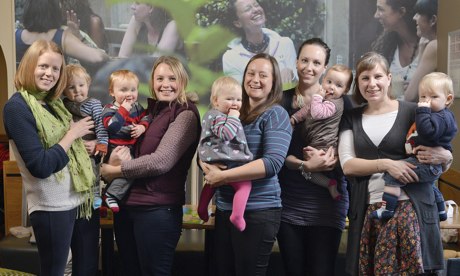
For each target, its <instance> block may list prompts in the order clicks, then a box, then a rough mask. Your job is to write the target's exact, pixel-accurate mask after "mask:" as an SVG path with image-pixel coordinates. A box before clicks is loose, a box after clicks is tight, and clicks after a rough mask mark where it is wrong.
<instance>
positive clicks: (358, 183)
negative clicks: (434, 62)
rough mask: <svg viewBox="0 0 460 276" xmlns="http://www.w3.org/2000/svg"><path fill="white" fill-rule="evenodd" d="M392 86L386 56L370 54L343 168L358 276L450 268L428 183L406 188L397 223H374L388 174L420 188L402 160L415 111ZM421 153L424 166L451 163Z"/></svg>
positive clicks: (346, 130)
mask: <svg viewBox="0 0 460 276" xmlns="http://www.w3.org/2000/svg"><path fill="white" fill-rule="evenodd" d="M390 85H391V74H390V72H389V66H388V62H387V61H386V59H385V58H384V57H383V56H381V55H379V54H377V53H373V52H371V53H367V54H365V55H364V56H363V57H362V58H361V59H360V60H359V61H358V64H357V66H356V77H355V87H354V90H355V91H354V92H355V93H354V96H355V100H356V101H357V103H358V104H364V105H362V106H360V107H358V108H356V109H353V110H351V112H348V113H346V114H345V116H344V118H343V121H342V128H341V131H342V132H341V134H340V139H339V141H340V143H339V157H340V162H341V165H342V168H343V171H344V173H345V175H346V176H347V177H348V180H349V182H350V184H351V189H350V209H349V214H348V217H349V221H350V228H349V235H348V249H347V250H348V252H347V262H346V270H347V272H348V273H350V274H351V275H358V274H360V275H374V274H381V275H390V274H391V275H393V274H397V275H401V274H404V273H405V274H407V275H416V274H421V273H426V272H430V271H435V270H441V269H443V252H442V243H441V238H440V232H439V219H438V215H437V212H438V211H437V207H436V204H435V200H434V194H433V191H432V188H431V187H430V185H429V184H427V183H416V184H409V185H406V187H404V188H403V189H404V193H402V194H401V196H400V197H399V199H398V200H399V201H398V207H397V209H396V211H395V215H394V217H393V218H392V219H390V220H388V221H381V220H376V219H372V218H371V217H370V214H371V213H372V211H374V210H376V209H378V208H380V207H381V205H382V194H383V187H384V181H383V179H382V176H383V173H384V172H388V173H389V174H391V175H392V176H393V177H395V178H396V179H398V180H399V181H401V182H403V183H405V184H408V183H413V182H418V178H417V175H416V174H415V173H414V171H413V170H412V169H413V168H414V167H413V165H411V164H410V163H407V162H404V161H400V159H403V158H404V157H405V149H404V143H405V139H406V133H407V131H408V130H409V128H410V126H411V125H412V123H413V122H414V119H415V108H416V104H413V103H408V102H400V101H396V100H394V99H393V97H392V96H391V90H390V87H391V86H390ZM417 149H418V150H419V151H418V153H417V158H418V159H419V160H420V161H421V162H431V161H433V162H435V163H437V164H440V163H444V164H448V163H449V161H451V160H452V154H451V153H450V152H449V151H447V150H444V149H442V148H426V147H423V148H417ZM430 156H431V157H430ZM432 156H434V157H432ZM427 160H429V161H427Z"/></svg>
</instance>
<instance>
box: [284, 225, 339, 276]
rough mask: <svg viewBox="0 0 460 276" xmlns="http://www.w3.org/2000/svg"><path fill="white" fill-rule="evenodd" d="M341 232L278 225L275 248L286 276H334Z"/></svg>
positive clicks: (317, 227) (335, 229) (336, 229)
mask: <svg viewBox="0 0 460 276" xmlns="http://www.w3.org/2000/svg"><path fill="white" fill-rule="evenodd" d="M341 235H342V231H340V230H339V229H338V228H334V227H327V226H298V225H293V224H289V223H285V222H281V226H280V230H279V232H278V245H279V248H280V253H281V256H282V258H283V264H284V270H285V273H286V275H289V276H297V275H299V276H300V275H301V276H305V275H311V276H333V275H334V270H335V259H336V257H337V251H338V249H339V245H340V238H341Z"/></svg>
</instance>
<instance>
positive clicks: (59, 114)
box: [20, 90, 96, 219]
mask: <svg viewBox="0 0 460 276" xmlns="http://www.w3.org/2000/svg"><path fill="white" fill-rule="evenodd" d="M20 93H21V95H22V97H23V98H24V100H25V102H26V103H27V104H28V105H29V107H30V109H31V110H32V114H33V115H34V117H35V121H36V122H37V129H38V136H39V137H40V140H41V142H42V144H43V146H44V147H45V149H49V148H50V147H52V146H54V145H56V144H57V143H59V141H61V139H62V138H63V137H64V135H65V134H66V133H67V131H68V130H69V128H70V121H71V120H72V115H71V114H70V113H69V111H67V109H66V108H65V107H64V104H63V102H62V100H61V99H57V100H49V99H47V98H46V96H47V95H48V92H46V91H45V92H28V91H24V90H23V91H20ZM39 101H45V102H46V103H47V104H48V106H49V107H50V108H51V109H52V110H53V112H54V115H55V116H53V114H51V113H50V112H48V110H46V109H45V108H44V107H43V106H42V105H41V104H40V102H39ZM67 155H68V156H69V163H68V168H69V172H70V176H71V179H72V183H73V186H74V189H75V191H77V192H79V193H80V195H81V196H82V198H83V204H82V205H81V206H80V208H79V217H80V218H81V217H85V218H88V219H89V218H90V217H91V212H92V207H91V206H92V201H93V189H92V187H93V185H94V183H95V181H96V176H95V175H94V172H93V168H92V166H91V161H90V159H89V155H88V153H87V152H86V149H85V146H84V144H83V140H82V139H81V138H78V139H76V140H75V141H74V142H73V143H72V146H71V147H70V149H69V150H68V151H67ZM55 176H56V178H57V179H58V180H63V179H64V172H63V171H62V170H61V171H59V172H56V173H55Z"/></svg>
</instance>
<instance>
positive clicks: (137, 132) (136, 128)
mask: <svg viewBox="0 0 460 276" xmlns="http://www.w3.org/2000/svg"><path fill="white" fill-rule="evenodd" d="M144 132H145V126H144V125H137V124H133V127H132V128H131V137H132V138H139V137H140V136H141V135H142V133H144Z"/></svg>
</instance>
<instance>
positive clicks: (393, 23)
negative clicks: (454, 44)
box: [372, 0, 419, 99]
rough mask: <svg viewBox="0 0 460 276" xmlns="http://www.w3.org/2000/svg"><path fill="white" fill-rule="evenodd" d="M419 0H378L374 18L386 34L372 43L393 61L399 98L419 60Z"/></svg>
mask: <svg viewBox="0 0 460 276" xmlns="http://www.w3.org/2000/svg"><path fill="white" fill-rule="evenodd" d="M416 1H417V0H377V10H376V12H375V14H374V17H375V18H376V19H378V21H379V22H380V24H382V27H383V33H382V34H381V35H380V36H379V37H378V38H377V40H376V41H375V42H374V43H373V44H372V50H373V51H376V52H378V53H380V54H382V55H383V56H384V57H385V58H386V59H387V60H388V61H389V63H390V72H391V74H392V87H393V88H392V91H393V95H394V96H395V97H397V98H398V99H403V98H404V90H405V89H406V87H407V85H408V83H409V82H410V80H411V78H412V75H413V74H414V72H415V70H416V68H417V66H418V63H419V56H418V50H419V37H418V36H417V31H416V27H415V22H414V20H413V19H412V18H413V17H414V14H415V11H414V5H415V2H416Z"/></svg>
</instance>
